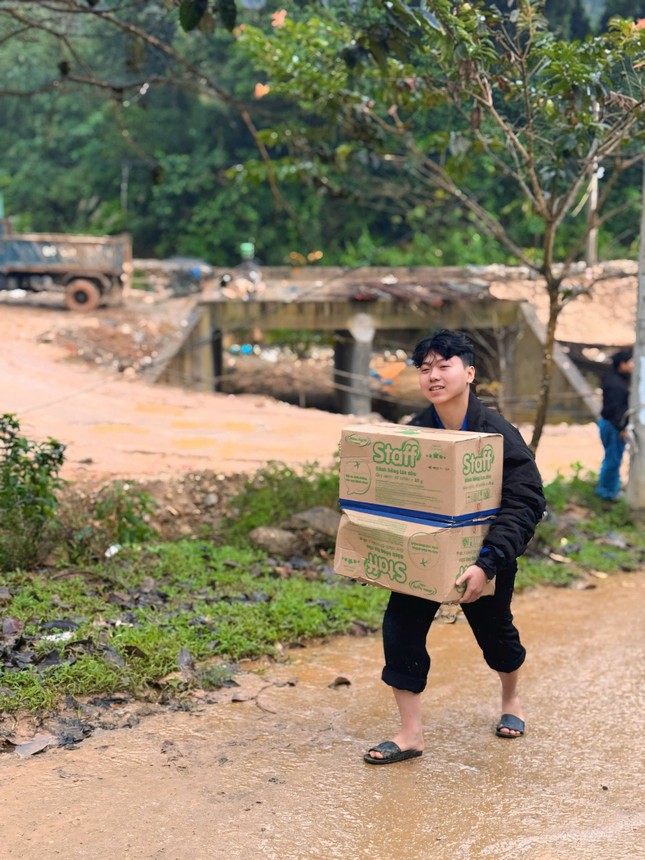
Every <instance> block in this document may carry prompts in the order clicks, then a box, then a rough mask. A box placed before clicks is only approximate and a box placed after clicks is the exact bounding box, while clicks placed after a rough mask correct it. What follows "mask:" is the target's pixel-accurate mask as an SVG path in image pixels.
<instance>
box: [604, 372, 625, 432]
mask: <svg viewBox="0 0 645 860" xmlns="http://www.w3.org/2000/svg"><path fill="white" fill-rule="evenodd" d="M630 384H631V377H630V376H628V375H627V374H625V373H619V372H618V371H617V370H610V371H609V373H606V374H605V376H604V378H603V381H602V412H601V413H600V414H601V415H602V417H603V418H606V419H607V421H610V422H611V423H612V424H613V425H614V427H615V428H616V430H624V429H625V427H626V426H627V418H628V414H627V413H628V410H629V388H630Z"/></svg>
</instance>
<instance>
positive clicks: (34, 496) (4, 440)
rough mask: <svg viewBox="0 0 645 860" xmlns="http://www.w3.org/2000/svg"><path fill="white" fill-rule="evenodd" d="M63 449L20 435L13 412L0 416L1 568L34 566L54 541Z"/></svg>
mask: <svg viewBox="0 0 645 860" xmlns="http://www.w3.org/2000/svg"><path fill="white" fill-rule="evenodd" d="M64 451H65V446H64V445H61V443H60V442H57V441H56V440H55V439H52V438H49V439H47V440H46V441H45V442H35V441H33V440H31V439H27V438H26V437H24V436H22V435H21V434H20V422H19V421H18V419H17V418H16V416H15V415H10V414H4V415H2V416H1V417H0V457H1V459H0V570H3V571H7V570H13V569H15V568H18V567H23V568H26V567H31V566H33V565H35V564H38V563H40V562H42V561H43V560H44V558H45V557H46V556H47V554H48V553H49V552H50V550H51V548H52V546H53V545H54V543H55V541H56V536H57V527H56V520H55V517H56V509H57V506H58V497H57V493H58V491H59V490H60V488H61V487H62V485H63V481H62V479H61V478H60V477H59V472H60V469H61V467H62V465H63V461H64Z"/></svg>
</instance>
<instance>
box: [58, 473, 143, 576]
mask: <svg viewBox="0 0 645 860" xmlns="http://www.w3.org/2000/svg"><path fill="white" fill-rule="evenodd" d="M155 506H156V502H155V501H154V499H153V498H152V496H151V495H149V493H146V492H144V491H142V490H138V489H137V488H136V487H133V486H132V485H130V484H127V483H123V482H121V481H114V482H112V483H110V484H106V485H105V486H104V487H102V488H101V490H100V491H99V492H98V494H97V495H96V497H95V498H94V499H90V500H89V501H88V500H87V499H84V500H83V499H73V498H70V499H68V500H67V501H66V503H65V504H64V505H63V506H62V509H61V514H60V520H61V524H62V531H63V535H64V540H63V542H62V550H63V552H64V553H65V555H66V557H67V560H68V561H69V562H71V563H72V564H79V563H82V562H91V561H96V560H97V559H100V558H103V557H104V555H105V553H106V551H107V550H108V549H109V548H110V547H112V546H117V545H118V546H127V545H130V544H137V543H145V542H146V541H149V540H151V539H152V538H155V537H156V536H157V532H156V530H155V529H154V527H153V526H152V525H151V524H150V518H151V516H152V514H153V512H154V508H155Z"/></svg>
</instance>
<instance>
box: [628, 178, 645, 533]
mask: <svg viewBox="0 0 645 860" xmlns="http://www.w3.org/2000/svg"><path fill="white" fill-rule="evenodd" d="M630 409H631V411H632V417H631V422H630V423H631V424H632V425H633V436H632V450H631V457H630V463H629V482H628V484H627V504H628V505H629V507H630V508H631V509H632V512H633V513H634V515H635V518H636V519H638V520H641V521H643V520H645V162H644V163H643V193H642V198H641V229H640V250H639V254H638V298H637V304H636V341H635V344H634V373H633V375H632V387H631V402H630Z"/></svg>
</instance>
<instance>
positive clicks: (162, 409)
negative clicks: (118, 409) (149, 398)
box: [134, 403, 185, 415]
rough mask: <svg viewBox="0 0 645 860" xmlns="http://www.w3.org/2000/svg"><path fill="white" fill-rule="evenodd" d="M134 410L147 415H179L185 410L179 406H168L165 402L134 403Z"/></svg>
mask: <svg viewBox="0 0 645 860" xmlns="http://www.w3.org/2000/svg"><path fill="white" fill-rule="evenodd" d="M134 408H135V411H136V412H144V413H146V414H149V415H181V414H182V413H183V412H184V411H185V410H184V409H183V408H182V407H181V406H169V405H167V404H165V403H136V404H135V406H134Z"/></svg>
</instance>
